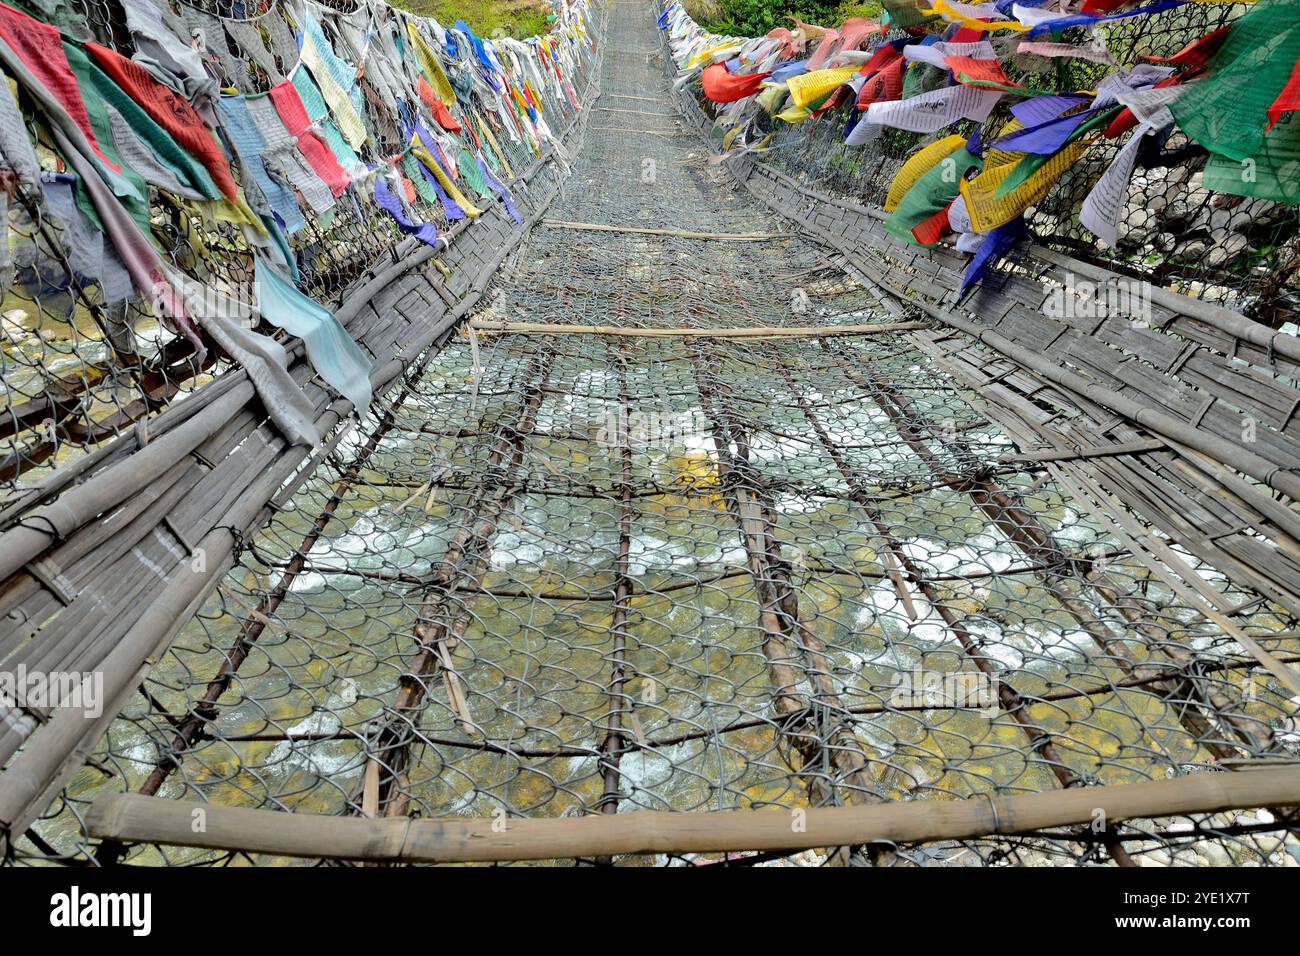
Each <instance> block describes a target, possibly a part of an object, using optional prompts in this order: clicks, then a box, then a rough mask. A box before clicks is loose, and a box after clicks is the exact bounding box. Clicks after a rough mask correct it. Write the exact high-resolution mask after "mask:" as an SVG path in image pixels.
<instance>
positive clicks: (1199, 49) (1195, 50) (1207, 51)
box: [1143, 26, 1232, 70]
mask: <svg viewBox="0 0 1300 956" xmlns="http://www.w3.org/2000/svg"><path fill="white" fill-rule="evenodd" d="M1231 29H1232V27H1230V26H1229V27H1220V28H1219V29H1217V30H1215V31H1214V32H1213V33H1207V34H1205V36H1203V37H1201V38H1200V39H1199V40H1196V41H1195V42H1192V43H1189V44H1187V46H1185V47H1183V48H1182V49H1181V50H1179V51H1178V52H1177V53H1175V54H1174V55H1173V56H1148V57H1143V59H1146V60H1150V61H1151V62H1152V63H1172V64H1173V65H1174V66H1185V67H1188V68H1190V69H1193V70H1199V69H1200V68H1201V67H1203V66H1205V64H1206V63H1207V62H1209V59H1210V57H1212V56H1214V54H1215V53H1217V52H1218V50H1219V47H1221V46H1223V41H1224V40H1226V39H1227V38H1228V31H1229V30H1231Z"/></svg>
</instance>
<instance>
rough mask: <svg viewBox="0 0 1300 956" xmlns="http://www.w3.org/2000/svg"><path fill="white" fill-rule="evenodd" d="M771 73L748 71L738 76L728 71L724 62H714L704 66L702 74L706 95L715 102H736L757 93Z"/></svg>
mask: <svg viewBox="0 0 1300 956" xmlns="http://www.w3.org/2000/svg"><path fill="white" fill-rule="evenodd" d="M771 75H772V74H771V73H748V74H745V75H742V76H737V75H735V74H734V73H728V72H727V68H726V66H725V65H724V64H722V63H714V64H713V65H712V66H707V67H705V68H704V74H703V76H702V80H703V82H704V95H705V96H707V97H708V98H709V99H711V100H713V102H715V103H734V102H736V100H743V99H744V98H745V97H747V96H753V95H754V94H755V93H757V92H758V87H759V85H760V84H761V83H762V82H763V81H764V80H766V79H767V78H768V77H769V76H771Z"/></svg>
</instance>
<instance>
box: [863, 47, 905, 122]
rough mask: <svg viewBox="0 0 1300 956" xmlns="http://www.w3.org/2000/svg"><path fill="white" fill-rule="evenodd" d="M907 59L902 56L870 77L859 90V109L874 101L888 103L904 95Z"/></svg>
mask: <svg viewBox="0 0 1300 956" xmlns="http://www.w3.org/2000/svg"><path fill="white" fill-rule="evenodd" d="M906 66H907V61H906V60H904V59H903V58H902V57H901V56H900V57H899V58H898V59H897V60H895V61H894V62H893V63H891V64H889V66H887V67H885V68H884V69H883V70H881V71H880V72H879V73H877V74H876V75H875V76H872V77H868V78H867V81H866V82H865V83H863V84H862V89H861V90H859V91H858V111H859V112H862V111H863V110H865V109H866V108H867V107H868V106H870V105H871V104H872V103H888V102H891V101H892V100H896V99H898V98H899V97H900V96H902V95H903V68H904V67H906Z"/></svg>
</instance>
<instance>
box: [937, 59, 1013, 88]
mask: <svg viewBox="0 0 1300 956" xmlns="http://www.w3.org/2000/svg"><path fill="white" fill-rule="evenodd" d="M943 62H944V65H945V66H947V67H948V69H950V70H952V75H953V76H955V77H956V78H957V82H958V83H961V84H962V85H964V86H978V85H980V84H981V83H996V84H998V85H999V86H1015V85H1016V84H1014V83H1012V82H1011V77H1009V76H1007V75H1006V73H1004V72H1003V70H1002V64H1001V63H999V62H998V61H997V60H977V59H975V58H974V57H971V56H945V57H944V58H943Z"/></svg>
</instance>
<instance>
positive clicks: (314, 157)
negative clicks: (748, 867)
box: [271, 80, 352, 196]
mask: <svg viewBox="0 0 1300 956" xmlns="http://www.w3.org/2000/svg"><path fill="white" fill-rule="evenodd" d="M271 102H272V103H273V104H275V111H276V113H278V114H279V115H280V122H282V123H283V124H284V128H285V129H287V130H288V131H289V135H290V136H293V137H294V138H295V139H296V140H297V144H298V152H300V153H302V155H303V158H304V159H306V160H307V165H309V166H310V167H311V168H312V170H313V171H314V172H315V173H316V175H317V176H319V177H320V178H321V180H322V181H323V182H324V183H325V185H327V186H329V188H330V192H332V193H333V194H334V195H335V196H337V195H339V194H340V193H341V192H343V190H345V189H347V187H348V183H349V182H351V181H352V177H351V176H349V175H348V171H347V170H346V169H344V168H343V167H342V166H340V165H339V161H338V160H337V159H335V158H334V154H333V153H332V152H330V148H329V147H328V146H326V145H325V141H324V140H322V139H321V138H320V137H319V136H317V135H316V134H315V133H314V132H312V130H311V120H310V119H308V117H307V110H306V108H305V107H304V106H303V105H302V98H301V97H300V96H299V95H298V90H297V88H296V87H295V86H294V85H293V81H292V80H282V81H281V82H279V83H277V84H276V85H275V86H273V87H271Z"/></svg>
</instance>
